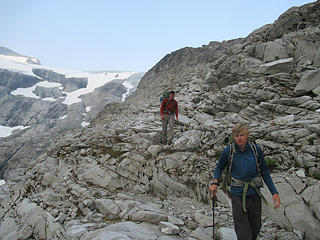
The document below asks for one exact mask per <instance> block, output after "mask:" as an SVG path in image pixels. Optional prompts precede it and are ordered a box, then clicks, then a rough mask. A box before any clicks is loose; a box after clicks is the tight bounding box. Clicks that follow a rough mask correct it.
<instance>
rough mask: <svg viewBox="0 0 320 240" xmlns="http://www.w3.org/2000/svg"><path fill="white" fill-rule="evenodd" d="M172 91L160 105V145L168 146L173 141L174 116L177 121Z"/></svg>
mask: <svg viewBox="0 0 320 240" xmlns="http://www.w3.org/2000/svg"><path fill="white" fill-rule="evenodd" d="M174 95H175V93H174V91H171V92H170V93H169V98H165V99H164V100H163V101H162V103H161V108H160V113H161V120H162V144H164V145H166V144H167V143H168V144H169V145H170V144H171V143H172V139H173V125H174V123H175V120H174V115H176V119H177V121H178V103H177V101H176V100H174ZM168 125H169V131H168V133H167V126H168ZM167 134H168V142H167Z"/></svg>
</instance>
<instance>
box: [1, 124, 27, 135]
mask: <svg viewBox="0 0 320 240" xmlns="http://www.w3.org/2000/svg"><path fill="white" fill-rule="evenodd" d="M28 127H29V126H15V127H7V126H1V125H0V137H8V136H10V135H11V134H12V132H13V131H15V130H22V129H26V128H28Z"/></svg>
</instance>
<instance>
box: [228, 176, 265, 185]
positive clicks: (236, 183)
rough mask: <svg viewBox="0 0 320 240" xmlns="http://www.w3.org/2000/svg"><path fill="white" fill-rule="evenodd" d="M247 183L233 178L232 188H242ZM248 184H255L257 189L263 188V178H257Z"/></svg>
mask: <svg viewBox="0 0 320 240" xmlns="http://www.w3.org/2000/svg"><path fill="white" fill-rule="evenodd" d="M246 182H247V181H243V180H240V179H237V178H234V177H231V186H234V187H242V186H244V185H245V183H246ZM248 183H253V184H254V185H255V186H257V187H263V182H262V179H261V177H259V176H258V177H255V178H254V179H252V180H251V181H249V182H248Z"/></svg>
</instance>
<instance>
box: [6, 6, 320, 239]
mask: <svg viewBox="0 0 320 240" xmlns="http://www.w3.org/2000/svg"><path fill="white" fill-rule="evenodd" d="M300 9H301V11H307V12H306V13H303V14H307V15H310V16H314V18H317V19H319V16H320V15H319V12H320V11H319V9H320V1H317V2H315V3H311V4H308V5H305V6H302V7H301V8H298V9H296V10H295V11H294V12H292V10H289V11H288V12H286V13H284V14H283V15H282V16H281V17H280V18H279V19H278V20H277V21H276V22H275V23H274V24H275V25H277V26H279V28H281V27H280V26H281V24H283V25H284V26H282V28H283V29H286V26H285V25H286V24H287V22H286V21H282V20H281V19H287V18H284V16H287V15H288V19H293V20H295V21H297V22H298V23H302V22H304V21H307V23H304V24H305V25H306V26H307V27H306V28H303V29H301V28H298V29H297V28H289V29H288V30H286V31H284V33H283V34H282V35H279V36H281V37H279V38H273V37H270V40H266V38H265V37H260V36H262V35H261V31H263V29H266V28H265V27H264V28H261V29H259V30H258V31H256V32H254V33H252V35H250V38H249V37H248V38H244V39H235V40H231V41H224V42H221V43H220V42H211V43H209V44H208V45H206V46H203V47H200V48H184V49H180V50H177V51H175V52H173V53H171V54H168V55H166V56H165V57H164V58H163V59H162V60H161V61H160V62H159V63H158V64H156V65H155V66H154V67H153V68H152V69H151V70H150V71H148V72H147V73H146V74H145V75H144V77H143V78H142V79H141V81H140V83H139V85H138V87H137V90H136V91H135V92H134V93H133V94H131V95H130V96H129V97H128V98H127V99H126V101H125V102H124V103H111V104H108V105H106V106H105V108H104V111H102V112H100V113H99V115H98V117H97V118H95V119H94V120H93V121H92V122H91V124H90V125H89V126H88V127H86V128H82V129H78V130H75V131H72V132H68V133H67V134H64V135H63V136H61V137H60V138H59V139H57V140H56V142H55V143H53V144H52V145H50V147H49V148H48V150H47V151H46V152H45V153H44V154H43V155H42V156H41V157H39V158H38V159H37V161H36V163H35V164H34V165H32V166H30V167H29V169H26V170H25V171H24V172H25V174H24V175H23V176H21V177H20V178H17V179H15V181H8V182H7V184H5V185H3V186H2V187H1V193H2V199H3V200H2V199H1V200H0V204H1V207H2V208H1V211H0V216H1V219H2V221H1V226H0V234H2V235H4V236H9V235H10V234H11V235H15V236H28V237H29V238H36V239H40V238H50V239H81V240H87V239H93V238H108V239H115V238H119V239H120V238H123V239H124V238H128V239H171V240H178V239H211V238H212V227H211V226H212V215H211V214H212V210H211V206H210V204H208V203H210V196H209V193H208V184H209V183H210V180H211V178H212V174H213V171H214V168H215V166H216V164H217V161H218V158H219V155H220V152H221V149H222V148H223V147H224V146H225V138H226V137H228V136H230V132H231V128H232V126H233V124H234V123H236V122H239V121H241V122H246V123H248V124H249V126H250V131H251V133H250V135H251V137H252V138H254V139H255V141H256V143H258V144H259V145H260V146H261V147H262V148H263V149H264V153H265V158H266V160H267V159H269V160H270V162H274V163H275V165H276V166H275V168H274V169H273V172H272V177H273V179H274V182H275V184H276V186H277V188H278V190H279V192H280V197H281V206H280V208H279V209H278V210H276V211H275V210H274V209H273V203H272V197H271V196H270V193H269V192H268V189H266V188H263V189H262V192H263V194H264V195H265V196H266V198H267V200H268V201H269V205H263V219H262V221H263V224H262V229H261V234H260V236H259V237H260V239H286V240H289V239H290V240H292V239H293V240H298V239H303V238H304V239H319V236H318V234H317V233H318V229H319V228H320V222H319V219H320V214H319V213H320V211H319V204H318V200H319V196H320V183H319V175H318V173H319V159H320V151H319V149H320V142H319V139H320V138H319V135H320V131H319V129H320V124H319V123H320V111H319V109H320V98H319V92H318V87H319V84H320V83H319V80H318V79H319V78H318V76H319V75H318V74H319V71H320V69H319V68H320V66H319V62H318V59H319V48H320V39H319V33H320V32H319V26H318V25H315V24H317V23H314V20H310V21H309V20H308V19H306V20H304V19H301V18H300V17H299V16H300V15H299V14H295V13H296V12H299V11H300ZM303 14H302V15H303ZM275 25H273V24H271V25H270V26H268V29H269V28H270V29H272V27H274V26H275ZM298 25H299V26H300V24H298ZM251 37H252V38H251ZM252 39H254V40H252ZM167 88H173V89H174V90H175V91H176V93H177V94H176V99H177V100H178V103H179V113H180V117H179V120H180V122H178V123H177V125H176V128H175V139H174V143H173V145H172V146H162V145H161V144H160V136H161V135H160V132H161V121H160V117H159V113H158V111H159V104H160V103H159V97H160V95H161V93H162V91H163V90H164V89H167ZM195 200H197V201H195ZM9 203H10V204H9ZM216 204H217V206H216V208H215V213H216V219H217V223H219V224H217V225H216V227H217V228H218V229H217V232H218V233H219V234H221V235H223V236H224V238H226V236H230V234H231V235H232V234H234V232H233V225H232V219H231V216H230V211H231V210H230V206H229V201H228V198H227V197H226V196H225V195H224V194H223V192H222V191H219V192H218V200H217V202H216ZM39 219H41V221H39ZM210 221H211V222H210ZM233 236H234V235H233Z"/></svg>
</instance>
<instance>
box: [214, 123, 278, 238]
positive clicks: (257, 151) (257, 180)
mask: <svg viewBox="0 0 320 240" xmlns="http://www.w3.org/2000/svg"><path fill="white" fill-rule="evenodd" d="M232 135H233V139H234V143H233V144H231V145H230V146H227V147H226V148H225V149H224V150H223V151H222V153H221V156H220V159H219V162H218V165H217V166H216V169H215V171H214V178H213V181H212V183H211V185H210V186H209V190H210V193H211V196H213V197H214V196H215V195H216V193H217V189H218V186H219V183H220V178H221V175H222V171H223V170H224V168H225V167H226V166H227V165H228V162H229V159H230V155H231V154H232V158H233V160H231V162H232V166H231V191H230V197H231V202H232V212H233V221H234V228H235V232H236V234H237V238H238V240H249V239H250V240H255V239H257V237H258V234H259V232H260V229H261V198H263V199H264V197H263V196H262V195H261V193H260V187H261V186H262V180H261V177H262V179H263V181H264V182H265V183H266V185H267V186H268V189H269V191H270V193H271V194H272V196H273V202H274V208H275V209H276V208H278V207H279V206H280V198H279V193H278V191H277V189H276V187H275V185H274V183H273V181H272V178H271V176H270V172H269V169H268V167H267V164H266V162H265V159H264V155H263V152H262V150H261V148H260V147H259V146H258V145H255V144H251V143H250V142H248V138H249V130H248V126H247V125H246V124H241V123H238V124H236V125H235V126H234V127H233V129H232ZM230 148H233V151H232V149H230ZM256 156H257V159H256ZM264 200H265V199H264Z"/></svg>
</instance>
